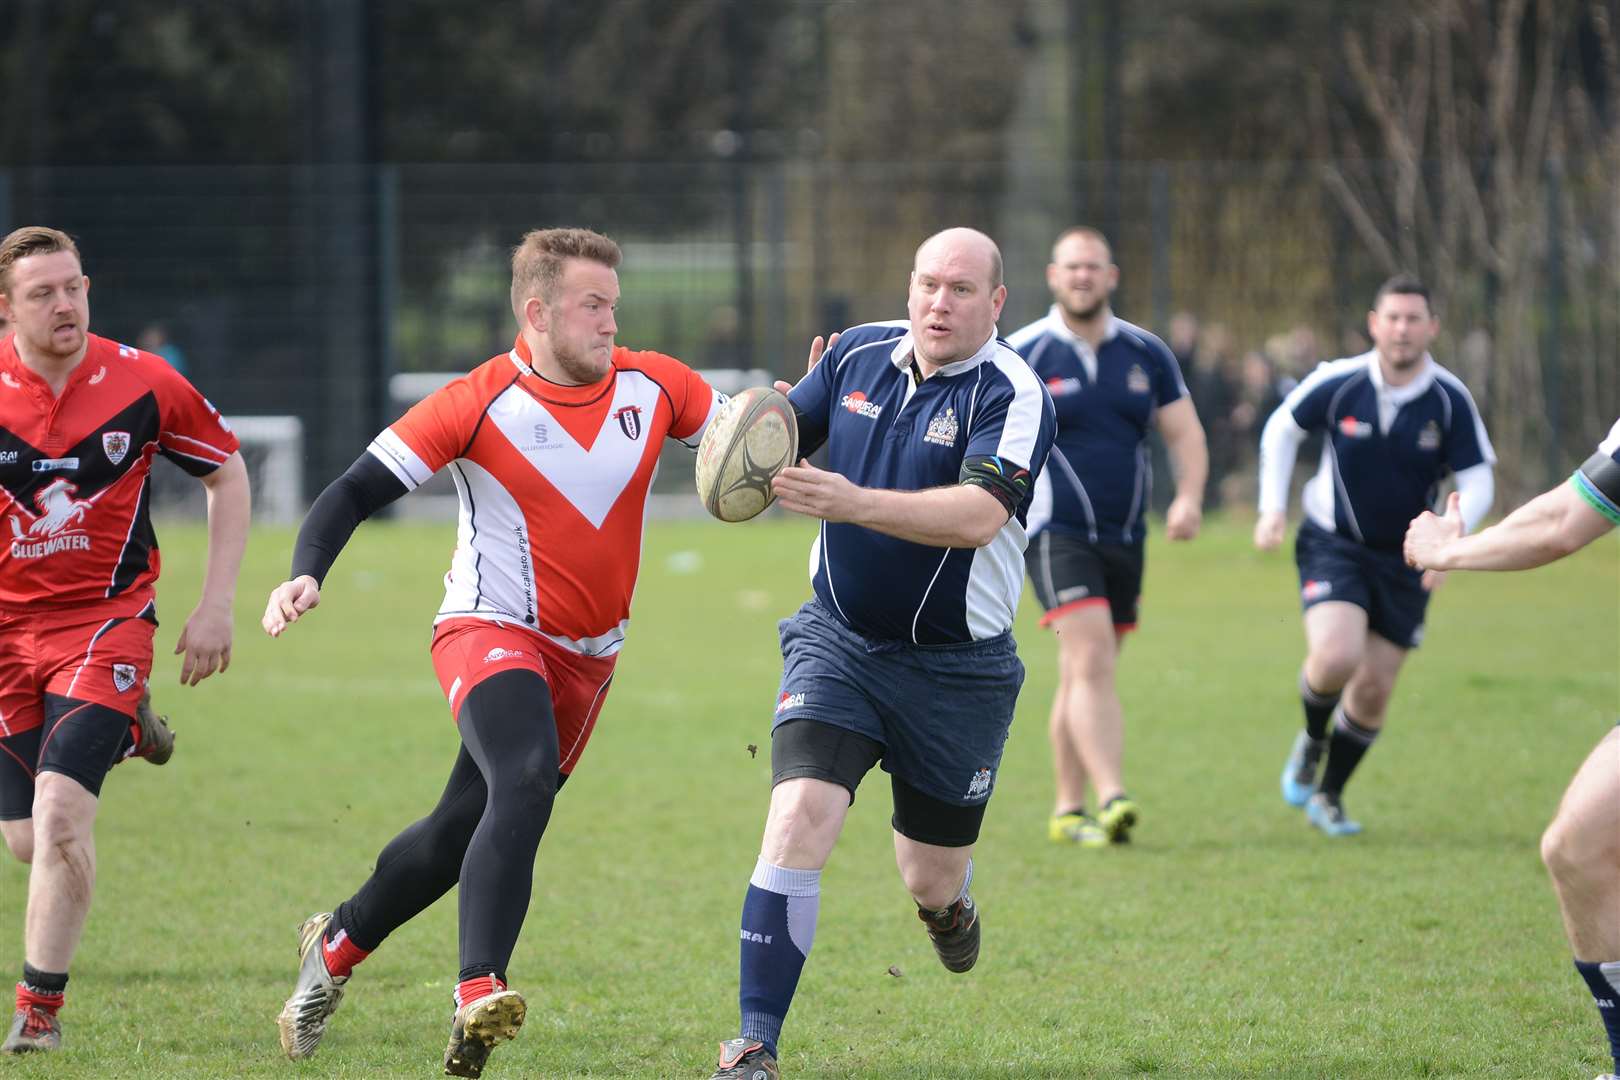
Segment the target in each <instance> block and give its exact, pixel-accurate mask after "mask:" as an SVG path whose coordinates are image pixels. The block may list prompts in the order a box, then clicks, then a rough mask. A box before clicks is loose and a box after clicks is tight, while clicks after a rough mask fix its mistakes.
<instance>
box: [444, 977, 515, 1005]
mask: <svg viewBox="0 0 1620 1080" xmlns="http://www.w3.org/2000/svg"><path fill="white" fill-rule="evenodd" d="M505 989H506V980H505V979H502V978H500V977H499V976H496V975H479V976H478V977H476V978H472V979H462V980H461V981H460V982H458V983H456V995H455V996H456V1008H458V1009H459V1008H461V1007H462V1006H463V1005H467V1004H470V1003H472V1002H474V1001H477V1000H479V999H480V998H487V997H489V995H491V994H494V993H498V992H500V991H502V990H505Z"/></svg>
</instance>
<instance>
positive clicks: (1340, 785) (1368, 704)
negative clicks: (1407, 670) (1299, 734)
mask: <svg viewBox="0 0 1620 1080" xmlns="http://www.w3.org/2000/svg"><path fill="white" fill-rule="evenodd" d="M1408 651H1409V650H1407V649H1405V648H1402V647H1401V646H1399V645H1396V644H1395V643H1393V642H1391V641H1390V640H1389V639H1388V638H1386V637H1384V636H1383V635H1382V634H1379V633H1376V632H1369V633H1368V634H1367V642H1366V649H1365V652H1364V654H1363V656H1362V660H1361V665H1360V666H1359V667H1358V668H1356V673H1355V674H1354V675H1353V676H1351V678H1350V681H1349V682H1348V683H1346V684H1345V688H1344V695H1343V697H1342V699H1341V700H1340V702H1339V707H1338V708H1337V709H1335V710H1334V713H1333V730H1332V732H1331V733H1330V735H1329V739H1328V754H1327V764H1326V765H1325V766H1324V767H1323V769H1322V782H1321V785H1320V786H1319V787H1318V789H1317V791H1316V793H1315V794H1314V795H1312V796H1311V800H1310V802H1309V803H1308V804H1307V805H1306V814H1307V816H1308V817H1309V819H1310V822H1311V824H1313V825H1315V826H1316V827H1317V828H1319V829H1321V830H1322V831H1323V832H1325V833H1327V834H1328V835H1330V836H1351V835H1354V834H1355V833H1358V832H1360V831H1361V825H1360V823H1359V822H1357V821H1355V820H1354V819H1352V818H1351V817H1350V816H1349V815H1348V814H1347V813H1346V812H1345V809H1344V787H1345V785H1346V784H1347V783H1349V781H1350V776H1351V774H1352V773H1354V772H1355V771H1356V767H1357V766H1358V765H1360V764H1361V761H1362V758H1364V757H1365V756H1366V754H1367V751H1368V750H1370V749H1372V744H1373V741H1374V740H1375V739H1377V738H1378V733H1379V732H1380V731H1381V730H1383V727H1384V715H1385V713H1386V711H1387V710H1388V708H1389V699H1390V697H1391V695H1392V694H1393V693H1394V692H1395V681H1396V679H1397V678H1398V677H1399V676H1400V672H1401V666H1402V665H1403V664H1404V663H1405V662H1406V655H1407V652H1408Z"/></svg>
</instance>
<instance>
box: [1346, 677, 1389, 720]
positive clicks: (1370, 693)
mask: <svg viewBox="0 0 1620 1080" xmlns="http://www.w3.org/2000/svg"><path fill="white" fill-rule="evenodd" d="M1394 692H1395V685H1394V683H1392V682H1390V681H1389V680H1387V679H1381V678H1378V677H1375V676H1369V675H1367V674H1366V673H1365V672H1363V673H1361V674H1359V675H1357V676H1356V678H1355V680H1354V681H1353V682H1351V684H1350V687H1349V690H1348V692H1347V693H1346V694H1345V707H1346V708H1347V709H1348V710H1349V711H1350V715H1351V716H1352V717H1353V718H1354V719H1355V721H1356V723H1358V724H1361V725H1362V726H1363V727H1373V728H1376V727H1382V726H1383V719H1384V711H1385V710H1386V709H1388V708H1389V699H1390V695H1392V694H1393V693H1394Z"/></svg>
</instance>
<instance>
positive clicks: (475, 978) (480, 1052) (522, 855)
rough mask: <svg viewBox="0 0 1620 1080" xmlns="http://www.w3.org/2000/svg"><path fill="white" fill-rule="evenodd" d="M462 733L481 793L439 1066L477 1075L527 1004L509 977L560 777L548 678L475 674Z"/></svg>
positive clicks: (464, 876) (464, 875)
mask: <svg viewBox="0 0 1620 1080" xmlns="http://www.w3.org/2000/svg"><path fill="white" fill-rule="evenodd" d="M459 726H460V728H461V740H462V743H463V745H464V746H466V748H467V751H468V753H469V754H471V756H472V758H473V761H474V762H475V763H476V764H477V765H478V769H479V772H480V773H482V774H483V777H484V785H485V789H486V791H487V793H488V794H487V798H486V800H485V803H484V811H483V815H482V817H481V818H480V819H479V822H478V827H477V828H476V829H475V830H474V831H473V834H472V839H471V840H470V841H469V842H468V844H467V852H466V855H465V857H464V858H463V860H462V864H461V879H460V884H461V891H460V899H461V902H460V933H461V971H460V974H459V975H458V977H457V981H456V991H455V1004H456V1015H455V1018H454V1020H453V1022H452V1024H451V1032H450V1042H449V1045H448V1047H447V1048H446V1050H445V1057H444V1071H445V1072H446V1073H447V1074H449V1075H451V1076H478V1075H480V1073H482V1071H483V1068H484V1063H485V1062H486V1061H487V1060H488V1058H489V1052H490V1050H491V1049H492V1048H493V1047H494V1046H495V1045H496V1044H498V1043H500V1042H503V1041H505V1040H507V1039H510V1038H512V1037H514V1036H515V1035H516V1034H517V1032H518V1028H519V1027H521V1026H522V1024H523V1019H524V1016H525V1013H526V1011H527V1005H526V1003H525V1002H524V1000H523V997H522V996H521V995H520V994H518V993H517V992H516V991H514V990H509V989H508V988H507V984H506V978H507V971H506V969H507V964H508V963H509V962H510V961H511V959H512V951H513V949H515V948H516V947H517V939H518V933H519V932H520V931H521V930H522V929H523V920H524V918H525V917H526V916H527V915H528V911H529V898H530V896H531V895H532V893H533V890H534V862H535V856H536V854H537V852H538V850H539V847H540V838H541V836H543V835H544V834H545V831H546V825H547V824H548V823H549V822H550V820H551V808H552V805H553V803H554V802H555V800H556V797H557V789H558V786H559V770H558V763H559V761H560V752H559V750H558V722H557V718H556V716H555V715H554V713H553V709H552V694H551V687H550V686H549V685H548V683H547V682H546V680H545V679H542V678H541V677H540V676H539V675H538V674H537V673H535V672H533V671H531V670H528V669H525V668H513V669H511V670H508V671H504V672H501V673H500V674H497V675H494V676H492V677H490V678H488V679H485V680H483V681H482V682H479V683H478V684H477V685H475V686H474V687H473V688H472V690H471V691H469V692H468V694H467V699H466V703H465V704H464V705H463V706H462V710H461V721H460V725H459Z"/></svg>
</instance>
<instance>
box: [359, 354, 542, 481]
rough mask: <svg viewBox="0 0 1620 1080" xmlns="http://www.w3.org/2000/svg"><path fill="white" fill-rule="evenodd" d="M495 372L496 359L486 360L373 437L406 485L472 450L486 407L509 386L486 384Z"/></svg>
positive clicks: (378, 454) (377, 451) (373, 450)
mask: <svg viewBox="0 0 1620 1080" xmlns="http://www.w3.org/2000/svg"><path fill="white" fill-rule="evenodd" d="M491 375H492V372H491V369H490V364H484V365H482V366H481V367H479V368H477V369H475V370H474V371H473V372H472V373H470V374H468V375H465V376H463V377H462V378H459V379H456V380H455V381H454V382H451V383H447V384H446V385H444V386H442V387H440V388H439V389H437V390H435V391H434V392H433V393H431V394H429V395H428V396H427V397H425V398H423V399H422V400H421V401H418V402H417V403H416V404H415V405H412V406H411V407H410V409H409V410H408V411H407V412H406V413H405V415H404V416H402V417H400V418H399V419H398V420H396V421H394V422H393V423H392V424H390V425H389V426H388V427H387V428H386V429H385V430H384V431H383V433H382V434H381V435H378V436H377V437H376V438H375V439H373V440H372V441H371V446H370V447H368V448H367V449H368V451H369V452H370V454H371V455H372V456H373V457H375V458H376V459H377V460H378V461H381V462H382V463H383V464H384V465H386V466H388V471H389V472H392V473H393V474H394V475H395V476H396V477H398V478H399V481H400V483H402V484H404V485H405V488H406V490H408V491H409V490H413V489H415V488H416V487H418V486H420V485H421V484H423V483H425V482H426V481H427V479H428V477H430V476H432V475H433V474H434V473H436V472H438V471H439V470H440V469H442V468H444V467H445V466H446V465H448V464H450V463H451V462H452V461H454V460H456V458H458V457H460V456H461V455H462V454H464V453H465V452H466V450H467V447H468V445H469V444H470V443H471V442H472V438H473V434H474V433H475V432H476V431H477V430H478V424H479V422H480V421H481V420H482V419H483V417H484V410H485V409H487V408H488V407H489V403H490V401H492V400H493V399H494V398H495V396H496V395H497V394H498V393H499V392H500V390H501V389H503V388H504V386H505V383H504V382H503V383H502V386H500V387H493V388H492V387H490V386H487V385H485V384H487V383H489V382H490V377H491ZM512 377H513V378H515V377H516V372H515V371H513V372H512Z"/></svg>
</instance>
